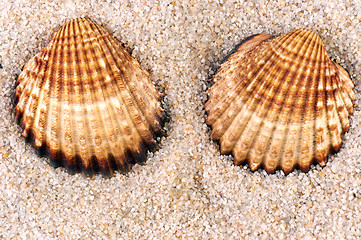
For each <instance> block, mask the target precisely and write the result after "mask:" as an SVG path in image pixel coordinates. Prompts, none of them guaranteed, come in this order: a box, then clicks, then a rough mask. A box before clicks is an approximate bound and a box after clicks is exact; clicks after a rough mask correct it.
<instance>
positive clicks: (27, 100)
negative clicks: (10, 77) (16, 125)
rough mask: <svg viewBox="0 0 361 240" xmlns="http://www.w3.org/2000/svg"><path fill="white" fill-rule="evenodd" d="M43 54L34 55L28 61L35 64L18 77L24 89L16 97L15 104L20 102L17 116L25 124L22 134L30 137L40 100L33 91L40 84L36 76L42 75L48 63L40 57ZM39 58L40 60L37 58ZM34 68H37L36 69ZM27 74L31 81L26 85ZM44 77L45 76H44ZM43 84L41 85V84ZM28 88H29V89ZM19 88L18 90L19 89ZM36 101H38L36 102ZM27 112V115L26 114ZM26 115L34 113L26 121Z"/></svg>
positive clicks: (17, 107)
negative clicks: (40, 73)
mask: <svg viewBox="0 0 361 240" xmlns="http://www.w3.org/2000/svg"><path fill="white" fill-rule="evenodd" d="M41 55H44V54H40V55H39V57H38V55H36V56H34V57H33V58H32V59H31V60H30V61H29V62H28V63H30V62H31V63H33V62H35V63H34V65H33V66H30V65H29V66H30V69H29V70H26V71H24V74H21V75H19V77H18V81H19V82H20V83H19V84H18V86H19V88H18V89H21V88H23V90H19V91H16V98H15V104H18V105H17V106H16V110H17V113H16V118H17V119H18V121H20V122H21V124H22V125H23V126H22V128H23V129H24V130H23V133H22V135H23V136H24V137H25V138H28V136H29V131H30V129H31V127H32V126H33V124H34V119H35V114H36V106H37V103H38V101H39V99H38V98H34V97H33V96H32V95H33V92H34V91H36V90H37V89H38V88H39V86H37V85H38V84H37V82H36V78H38V77H40V76H38V75H39V72H40V71H42V72H44V71H43V69H44V68H45V67H46V63H44V61H43V59H42V58H40V57H41ZM36 59H38V60H36ZM36 66H38V68H36ZM34 69H36V70H35V71H34ZM24 75H25V76H26V75H30V79H31V80H30V81H29V82H28V83H27V84H26V86H24V85H25V82H24V81H23V79H25V76H24ZM42 79H44V77H43V78H42ZM40 86H41V85H40ZM27 88H28V89H29V90H27ZM18 89H17V90H18ZM27 92H28V93H27ZM35 102H36V103H35ZM31 106H32V107H31ZM28 109H29V110H30V109H31V112H30V113H29V112H28ZM24 114H25V116H24ZM26 115H28V116H29V117H30V116H31V115H33V116H32V117H30V118H28V119H29V121H27V122H25V121H24V119H25V118H26Z"/></svg>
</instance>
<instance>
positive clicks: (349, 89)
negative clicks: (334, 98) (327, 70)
mask: <svg viewBox="0 0 361 240" xmlns="http://www.w3.org/2000/svg"><path fill="white" fill-rule="evenodd" d="M332 63H333V66H334V67H335V68H336V70H337V73H338V77H339V78H338V80H339V81H338V86H339V88H340V92H341V95H342V99H343V101H344V105H345V107H346V109H347V112H348V114H347V115H350V114H352V113H353V103H352V101H355V100H356V98H355V93H354V92H353V88H354V84H353V82H352V80H351V78H350V77H349V75H348V73H347V72H346V70H344V69H343V68H342V67H341V66H340V65H339V64H337V63H335V62H332Z"/></svg>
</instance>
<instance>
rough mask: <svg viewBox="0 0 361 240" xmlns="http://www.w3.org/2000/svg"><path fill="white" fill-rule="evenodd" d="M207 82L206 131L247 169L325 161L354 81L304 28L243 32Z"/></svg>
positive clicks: (344, 120) (335, 145) (343, 123)
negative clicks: (242, 37) (240, 40)
mask: <svg viewBox="0 0 361 240" xmlns="http://www.w3.org/2000/svg"><path fill="white" fill-rule="evenodd" d="M213 81H214V82H215V83H214V85H213V86H212V87H211V88H210V89H209V90H208V96H209V99H208V101H207V103H206V105H205V109H206V111H207V113H208V117H207V124H208V125H210V126H211V127H212V134H211V138H212V139H213V140H219V142H220V145H221V153H222V154H226V153H232V154H233V156H234V162H235V164H237V165H239V164H242V163H244V162H248V163H249V165H250V168H251V170H252V171H254V170H256V169H258V168H259V167H260V166H263V167H264V168H265V169H266V171H267V172H268V173H272V172H274V171H275V170H276V169H278V168H280V169H282V170H283V171H284V172H285V173H289V172H291V171H292V170H293V169H294V168H296V167H299V168H300V169H301V170H302V171H307V170H308V169H309V166H310V165H311V164H312V162H313V161H314V160H316V161H317V162H318V163H319V164H320V165H321V166H324V165H325V164H326V161H327V155H328V154H329V153H330V152H332V151H338V150H339V148H340V146H341V143H342V140H341V134H342V133H343V132H345V131H347V130H348V128H349V126H350V122H349V119H348V117H349V116H350V115H351V114H352V113H353V103H352V101H353V100H355V94H354V92H353V88H354V85H353V83H352V81H351V79H350V77H349V75H348V73H347V72H346V70H344V69H343V68H342V67H341V66H340V65H338V64H337V63H334V62H332V61H331V60H330V59H329V57H328V56H327V53H326V51H325V47H324V45H323V43H322V41H321V39H320V37H319V36H318V35H317V34H316V33H315V32H313V31H311V30H307V29H299V30H293V31H291V32H289V33H286V34H283V35H281V36H279V37H273V36H271V35H266V34H260V35H255V36H252V37H250V38H249V39H247V40H246V41H245V42H243V43H242V44H241V45H240V46H239V48H238V49H237V51H236V52H235V53H233V54H232V55H231V56H230V57H229V58H228V59H227V61H226V62H225V63H223V64H222V65H221V67H220V69H219V71H218V73H217V74H216V75H215V76H214V78H213Z"/></svg>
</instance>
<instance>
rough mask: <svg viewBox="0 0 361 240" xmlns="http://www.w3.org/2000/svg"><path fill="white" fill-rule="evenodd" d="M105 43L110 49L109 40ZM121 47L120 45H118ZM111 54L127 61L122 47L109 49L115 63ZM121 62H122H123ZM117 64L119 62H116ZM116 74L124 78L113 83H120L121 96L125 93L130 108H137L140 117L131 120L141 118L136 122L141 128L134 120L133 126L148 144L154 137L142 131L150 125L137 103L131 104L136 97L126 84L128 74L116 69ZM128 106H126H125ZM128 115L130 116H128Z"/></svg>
mask: <svg viewBox="0 0 361 240" xmlns="http://www.w3.org/2000/svg"><path fill="white" fill-rule="evenodd" d="M107 40H109V39H107ZM106 44H107V45H108V47H109V49H111V47H112V46H111V42H110V41H108V42H106ZM120 47H121V46H120ZM120 52H121V54H122V55H119V53H120ZM113 54H116V56H118V58H119V59H124V63H125V62H127V61H128V59H127V58H126V56H125V55H126V53H124V50H123V49H120V51H116V50H115V49H114V48H113V49H112V50H111V52H110V56H111V57H112V58H113V60H114V61H115V63H117V62H116V57H115V56H114V55H113ZM124 63H123V64H124ZM118 64H120V63H119V62H118ZM117 68H118V69H119V67H118V66H117ZM121 73H123V74H121ZM117 74H119V77H120V79H124V80H120V81H117V82H115V84H116V85H117V86H118V84H121V85H120V86H118V90H119V91H120V93H121V96H124V94H126V95H127V96H128V97H126V99H127V98H129V99H130V100H129V101H128V103H130V104H131V106H130V107H131V109H133V108H134V109H136V110H137V112H138V113H139V117H140V119H138V120H137V119H133V120H131V121H132V122H134V121H136V122H137V121H139V120H141V122H138V123H141V124H142V125H143V127H142V128H143V130H140V129H139V127H137V124H136V122H134V126H135V127H136V129H139V131H138V132H139V134H140V136H141V137H142V139H143V140H145V141H146V142H147V143H148V144H149V142H153V141H154V139H153V137H154V132H153V131H147V132H148V133H144V129H149V130H151V129H152V128H151V127H152V126H150V125H149V122H148V121H147V118H146V116H145V115H144V114H143V112H142V111H141V109H140V108H139V106H137V104H133V103H132V102H133V101H134V102H137V101H136V99H135V98H134V96H133V94H132V90H131V88H130V87H129V86H128V84H127V81H130V80H126V78H128V76H126V75H125V74H124V71H117ZM121 89H125V91H122V90H121ZM127 108H128V107H127ZM131 109H129V110H131ZM129 117H130V116H129Z"/></svg>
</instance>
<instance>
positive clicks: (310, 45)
mask: <svg viewBox="0 0 361 240" xmlns="http://www.w3.org/2000/svg"><path fill="white" fill-rule="evenodd" d="M316 37H317V35H311V33H309V34H308V35H306V41H305V42H304V43H303V44H302V45H303V46H302V47H304V46H307V47H306V49H305V55H306V56H313V55H314V54H315V52H317V46H318V41H316V40H317V39H315V38H316ZM302 47H301V49H300V51H301V50H302ZM295 48H296V47H295ZM316 54H317V53H316ZM298 57H299V58H301V56H298ZM296 60H297V59H296ZM301 60H303V61H299V62H298V65H297V66H296V73H295V74H296V76H294V78H295V81H294V82H296V84H295V83H291V84H290V87H289V88H288V92H291V94H290V95H288V98H290V99H291V102H290V110H289V114H288V121H287V125H286V130H285V140H284V144H282V148H281V161H280V165H281V168H282V170H283V171H284V172H285V173H286V174H288V173H289V172H290V171H292V169H294V167H295V165H296V163H297V162H298V161H299V157H300V154H299V152H300V142H301V141H300V139H301V137H302V124H300V123H301V122H303V121H304V106H305V104H306V101H307V98H305V93H304V92H303V91H301V90H300V89H302V87H305V88H307V87H308V85H309V84H310V81H311V78H306V81H303V75H302V73H303V72H304V71H305V70H306V72H307V70H309V71H311V69H312V66H315V65H312V66H311V67H308V66H307V65H308V62H309V59H307V58H305V59H302V58H301ZM294 85H296V87H295V88H294V89H293V90H294V92H293V94H292V91H291V90H292V88H293V86H294ZM306 93H308V91H306ZM298 99H301V100H300V101H298ZM299 102H302V103H301V105H300V104H299ZM285 103H286V102H285ZM300 106H301V107H300ZM284 109H285V108H284ZM295 125H296V126H295Z"/></svg>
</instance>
